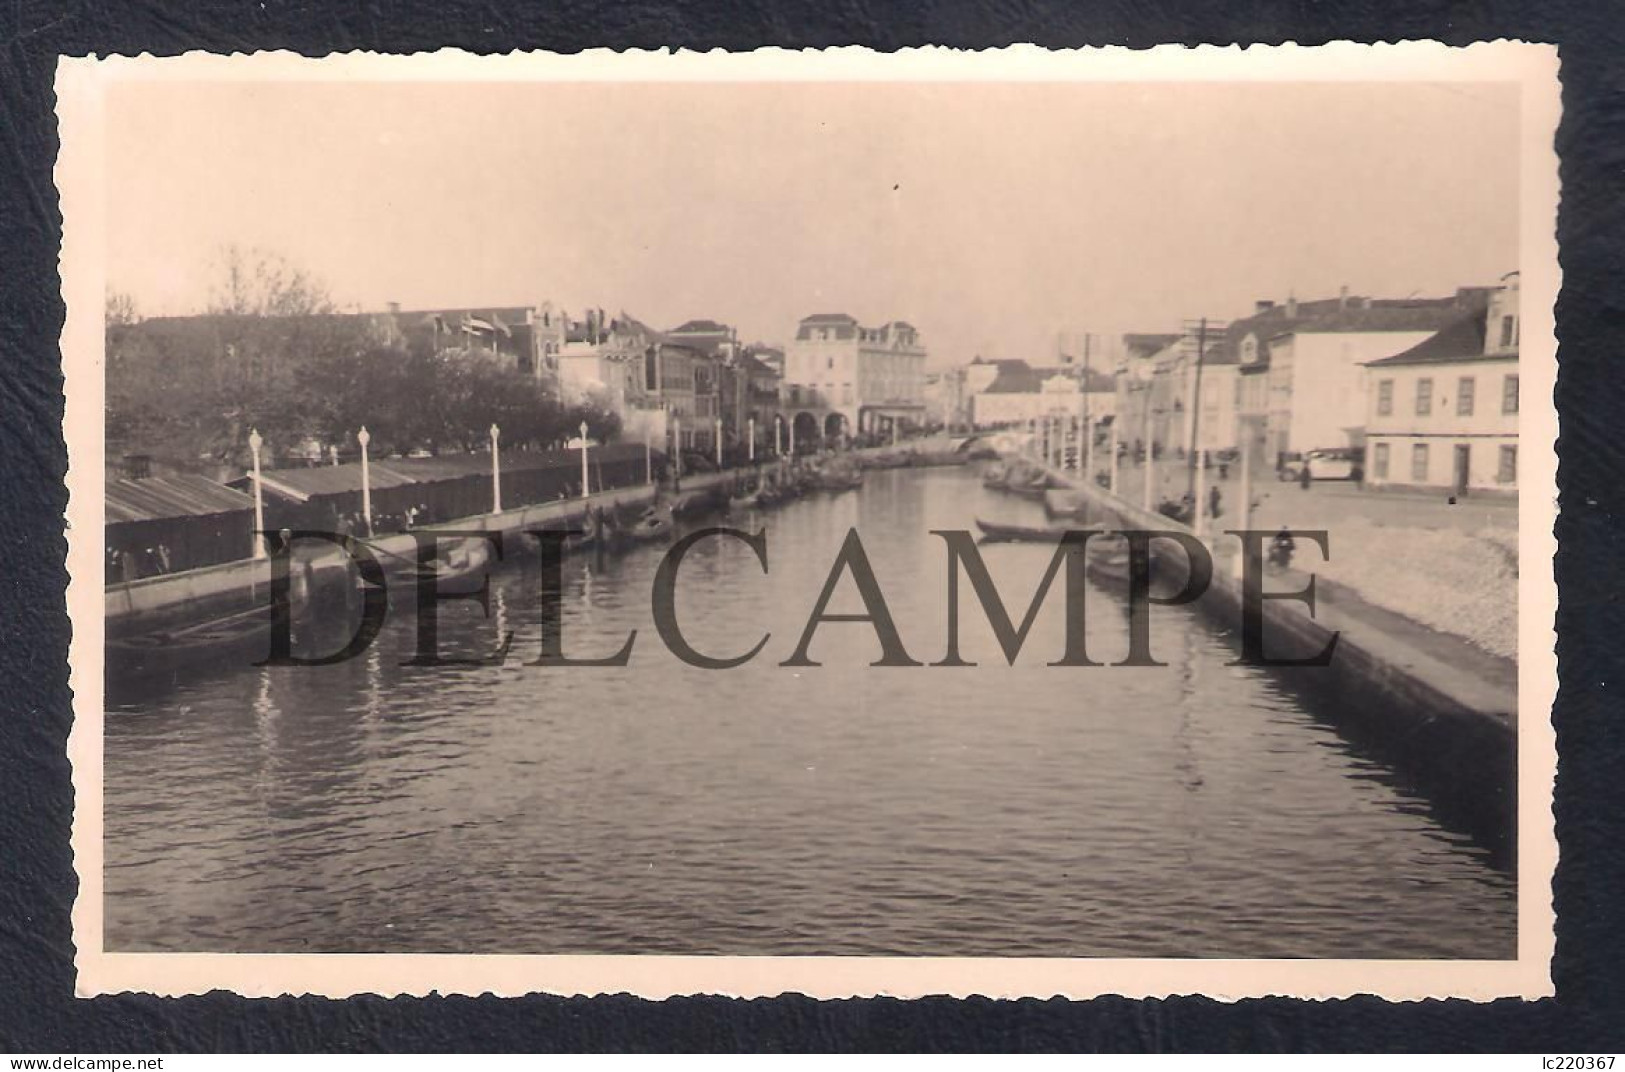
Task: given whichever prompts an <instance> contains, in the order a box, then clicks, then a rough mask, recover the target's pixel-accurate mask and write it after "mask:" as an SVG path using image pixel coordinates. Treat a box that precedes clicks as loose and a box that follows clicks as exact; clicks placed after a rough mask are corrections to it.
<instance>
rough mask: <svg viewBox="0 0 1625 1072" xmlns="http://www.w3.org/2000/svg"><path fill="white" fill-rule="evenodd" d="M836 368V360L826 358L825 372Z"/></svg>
mask: <svg viewBox="0 0 1625 1072" xmlns="http://www.w3.org/2000/svg"><path fill="white" fill-rule="evenodd" d="M834 367H835V358H834V357H833V356H831V357H826V358H824V370H825V371H826V372H827V371H829V370H830V369H833V368H834Z"/></svg>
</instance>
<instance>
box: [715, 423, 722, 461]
mask: <svg viewBox="0 0 1625 1072" xmlns="http://www.w3.org/2000/svg"><path fill="white" fill-rule="evenodd" d="M716 440H717V469H718V470H721V468H722V418H721V417H718V418H717V420H716Z"/></svg>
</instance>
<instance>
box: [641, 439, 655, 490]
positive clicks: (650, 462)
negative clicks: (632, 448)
mask: <svg viewBox="0 0 1625 1072" xmlns="http://www.w3.org/2000/svg"><path fill="white" fill-rule="evenodd" d="M643 482H644V483H645V484H653V483H654V482H655V450H654V447H652V446H650V445H649V426H648V425H644V426H643Z"/></svg>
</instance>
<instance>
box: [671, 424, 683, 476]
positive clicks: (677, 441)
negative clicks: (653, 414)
mask: <svg viewBox="0 0 1625 1072" xmlns="http://www.w3.org/2000/svg"><path fill="white" fill-rule="evenodd" d="M671 464H672V474H673V476H675V477H676V478H677V479H678V480H681V479H682V478H683V421H682V418H680V417H678V416H677V414H676V413H675V412H673V413H672V415H671Z"/></svg>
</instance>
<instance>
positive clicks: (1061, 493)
mask: <svg viewBox="0 0 1625 1072" xmlns="http://www.w3.org/2000/svg"><path fill="white" fill-rule="evenodd" d="M1044 513H1045V515H1046V516H1048V517H1067V518H1081V519H1084V520H1087V519H1088V517H1089V503H1088V500H1087V499H1085V498H1084V497H1083V496H1082V495H1080V494H1078V493H1077V492H1076V491H1074V490H1072V489H1071V488H1050V489H1049V490H1048V491H1046V492H1044Z"/></svg>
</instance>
